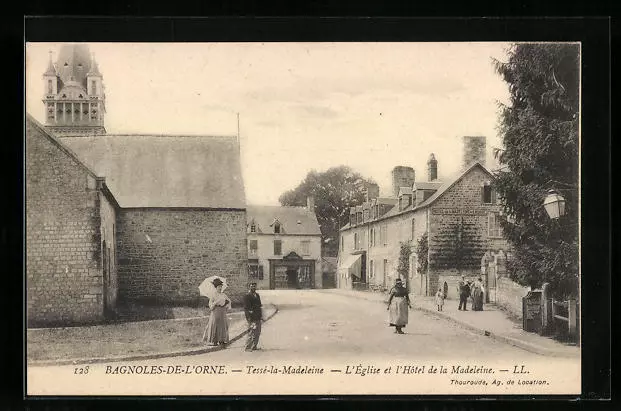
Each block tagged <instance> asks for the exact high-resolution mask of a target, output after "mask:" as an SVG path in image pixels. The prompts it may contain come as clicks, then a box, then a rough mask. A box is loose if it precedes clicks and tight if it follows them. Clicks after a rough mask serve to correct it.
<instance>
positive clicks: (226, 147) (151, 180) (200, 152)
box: [61, 134, 246, 209]
mask: <svg viewBox="0 0 621 411" xmlns="http://www.w3.org/2000/svg"><path fill="white" fill-rule="evenodd" d="M61 141H62V142H63V143H64V144H66V145H67V146H69V147H70V148H71V149H72V150H73V151H75V152H76V153H77V155H78V156H79V158H80V159H81V160H82V161H83V162H84V163H86V164H88V165H89V167H91V168H92V169H94V170H95V171H96V172H97V173H98V174H99V175H103V176H105V177H106V181H107V184H108V187H109V188H110V191H112V193H113V194H114V196H115V198H116V199H117V201H118V203H119V205H120V206H121V207H127V208H156V207H157V208H174V207H192V208H230V209H244V208H245V207H246V196H245V192H244V184H243V180H242V176H241V163H240V157H239V143H238V142H237V140H236V139H235V138H234V137H210V136H178V135H169V136H166V135H109V134H108V135H103V136H88V137H62V138H61Z"/></svg>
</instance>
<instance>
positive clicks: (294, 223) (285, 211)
mask: <svg viewBox="0 0 621 411" xmlns="http://www.w3.org/2000/svg"><path fill="white" fill-rule="evenodd" d="M246 215H247V221H248V224H251V223H252V222H254V223H255V224H256V232H257V233H266V234H273V233H274V230H273V224H274V222H275V221H278V222H279V223H280V226H281V232H280V234H282V235H287V234H290V235H321V229H320V228H319V222H318V221H317V216H316V215H315V213H313V212H311V211H309V210H308V209H307V208H306V207H287V206H261V205H249V206H248V207H246Z"/></svg>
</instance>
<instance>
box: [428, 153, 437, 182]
mask: <svg viewBox="0 0 621 411" xmlns="http://www.w3.org/2000/svg"><path fill="white" fill-rule="evenodd" d="M437 179H438V160H436V157H435V156H434V155H433V153H431V155H430V156H429V160H427V181H435V180H437Z"/></svg>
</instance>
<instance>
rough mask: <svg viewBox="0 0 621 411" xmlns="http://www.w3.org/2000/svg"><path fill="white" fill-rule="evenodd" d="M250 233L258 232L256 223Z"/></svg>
mask: <svg viewBox="0 0 621 411" xmlns="http://www.w3.org/2000/svg"><path fill="white" fill-rule="evenodd" d="M250 232H251V233H256V232H257V225H256V224H255V223H252V224H250Z"/></svg>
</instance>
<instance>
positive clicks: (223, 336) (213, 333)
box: [207, 293, 231, 345]
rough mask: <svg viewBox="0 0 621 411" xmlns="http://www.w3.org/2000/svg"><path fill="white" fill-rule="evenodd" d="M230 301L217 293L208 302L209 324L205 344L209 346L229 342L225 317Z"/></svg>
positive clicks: (226, 318)
mask: <svg viewBox="0 0 621 411" xmlns="http://www.w3.org/2000/svg"><path fill="white" fill-rule="evenodd" d="M230 307H231V300H229V298H228V297H227V296H226V294H224V293H218V294H217V295H216V296H215V297H214V298H212V299H210V300H209V309H210V310H211V314H210V315H209V322H208V323H207V343H209V344H211V345H218V344H227V343H228V342H229V319H228V317H227V316H226V313H227V311H228V310H229V308H230Z"/></svg>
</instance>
